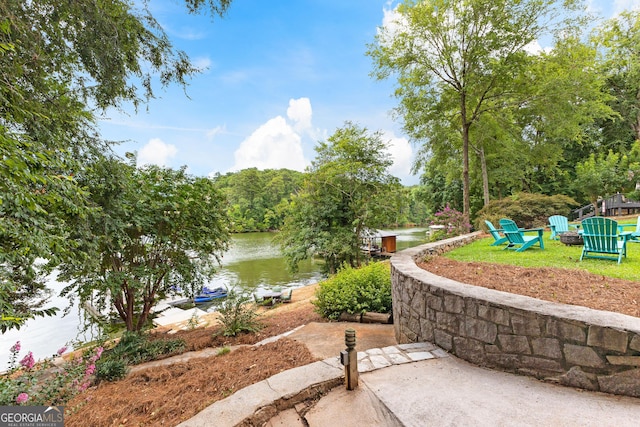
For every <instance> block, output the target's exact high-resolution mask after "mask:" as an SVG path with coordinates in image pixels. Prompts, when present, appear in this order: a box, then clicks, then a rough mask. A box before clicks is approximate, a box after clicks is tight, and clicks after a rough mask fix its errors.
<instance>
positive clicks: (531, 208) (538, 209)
mask: <svg viewBox="0 0 640 427" xmlns="http://www.w3.org/2000/svg"><path fill="white" fill-rule="evenodd" d="M576 206H578V203H577V202H576V201H575V200H573V199H572V198H571V197H569V196H565V195H562V194H556V195H554V196H546V195H543V194H531V193H519V194H515V195H513V196H511V197H505V198H504V199H499V200H492V201H491V202H489V204H488V205H486V206H485V207H483V208H482V209H480V210H479V211H478V214H477V216H476V221H475V224H476V228H478V229H483V230H485V231H486V226H485V223H484V221H485V220H489V221H491V222H492V223H493V224H494V225H495V226H496V227H497V226H498V222H499V221H500V218H510V219H512V220H514V221H515V222H516V224H518V226H519V227H524V228H533V227H543V226H545V225H546V224H547V222H548V218H549V217H550V216H551V215H564V216H568V215H569V213H570V212H571V209H572V208H574V207H576Z"/></svg>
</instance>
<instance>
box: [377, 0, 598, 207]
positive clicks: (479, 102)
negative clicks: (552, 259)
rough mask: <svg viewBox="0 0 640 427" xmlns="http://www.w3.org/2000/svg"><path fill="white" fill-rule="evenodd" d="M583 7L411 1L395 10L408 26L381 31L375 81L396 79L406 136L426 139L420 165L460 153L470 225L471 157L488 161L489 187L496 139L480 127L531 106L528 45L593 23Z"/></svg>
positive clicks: (534, 0)
mask: <svg viewBox="0 0 640 427" xmlns="http://www.w3.org/2000/svg"><path fill="white" fill-rule="evenodd" d="M580 6H581V2H580V1H577V0H573V1H572V0H570V1H564V2H557V1H538V0H523V1H517V2H515V1H512V0H494V1H492V2H488V1H486V0H468V1H463V2H462V1H448V0H430V1H417V0H413V1H405V2H402V3H400V4H399V6H398V8H397V9H396V11H397V12H398V14H399V15H400V16H401V17H402V24H400V25H390V26H387V27H384V28H381V29H380V31H379V32H378V33H377V36H376V40H375V43H374V44H373V45H371V46H370V48H369V51H368V54H369V55H370V56H371V57H372V59H373V61H374V67H375V70H374V73H373V75H374V77H376V78H378V79H386V78H389V77H391V76H393V77H394V78H396V77H397V81H398V85H397V87H396V89H395V92H394V94H395V96H396V97H397V98H398V99H399V104H400V105H399V107H398V108H397V109H396V111H397V113H398V115H399V116H400V117H401V118H402V119H403V121H404V129H405V131H406V132H407V133H408V134H409V135H411V137H412V138H413V139H415V140H417V141H425V147H424V149H423V150H422V154H421V155H420V157H419V163H420V162H421V160H420V158H421V159H422V162H423V161H424V160H425V159H428V158H430V157H431V155H433V154H434V153H435V155H436V156H438V155H442V154H443V153H447V155H448V156H451V154H449V153H453V154H454V155H453V156H451V158H452V159H453V162H457V164H456V165H455V169H454V170H455V171H456V174H459V175H458V176H457V179H460V180H461V182H462V189H463V197H462V208H463V213H464V214H465V216H466V218H467V220H468V219H469V216H470V205H471V194H470V192H471V185H470V170H469V169H470V161H471V157H472V156H471V154H472V152H475V153H477V154H478V156H479V157H482V158H481V159H480V163H481V169H482V170H483V173H482V179H483V181H484V184H485V188H486V187H487V184H488V183H487V179H486V176H487V174H486V173H485V172H486V167H487V165H486V164H484V161H485V159H484V154H483V153H484V148H485V146H486V147H491V146H495V144H494V141H497V138H487V139H485V140H483V139H481V138H480V137H478V135H477V134H476V135H473V133H472V129H473V127H474V126H477V125H478V123H479V122H481V120H482V119H483V117H484V116H487V115H496V117H497V116H498V115H499V116H500V117H507V118H508V117H509V115H508V114H506V115H505V114H503V111H504V110H505V109H507V108H509V107H510V106H513V107H514V109H515V110H517V109H518V108H522V106H523V105H525V104H527V103H530V102H531V100H532V96H531V95H532V93H531V90H530V86H529V85H527V84H522V83H521V82H520V81H519V80H518V77H519V76H522V75H527V73H529V70H528V69H527V68H528V65H529V61H528V55H527V53H526V47H527V46H528V45H529V44H530V43H531V42H532V41H534V40H537V39H541V38H544V37H545V36H550V35H552V34H562V33H564V34H572V30H573V29H575V28H576V27H577V25H579V24H583V23H584V21H585V20H586V18H585V15H582V16H580V15H578V14H574V13H573V12H580V9H581V8H580ZM488 28H490V29H491V30H490V31H488V30H487V29H488ZM434 46H435V47H436V48H434ZM579 70H580V71H583V70H584V69H582V68H580V69H579ZM530 74H533V73H530ZM572 105H573V104H572ZM525 128H526V126H524V125H522V126H521V129H522V130H523V131H524V130H525ZM449 202H453V200H449Z"/></svg>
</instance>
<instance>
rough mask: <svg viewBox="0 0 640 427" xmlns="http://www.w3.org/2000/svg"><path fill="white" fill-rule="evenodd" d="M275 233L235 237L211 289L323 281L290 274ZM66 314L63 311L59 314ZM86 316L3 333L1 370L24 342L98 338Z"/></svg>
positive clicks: (413, 239) (412, 237)
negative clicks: (86, 328) (85, 322)
mask: <svg viewBox="0 0 640 427" xmlns="http://www.w3.org/2000/svg"><path fill="white" fill-rule="evenodd" d="M386 231H391V232H393V233H395V234H397V238H396V243H397V250H398V251H400V250H402V249H406V248H409V247H413V246H417V245H420V244H422V243H425V241H426V240H425V237H426V236H425V231H426V229H425V228H403V229H390V230H386ZM273 236H274V234H272V233H244V234H236V235H233V236H232V242H231V247H230V249H229V251H227V252H226V253H225V254H224V257H223V259H222V266H221V268H220V270H219V272H218V274H217V275H216V277H215V279H214V280H213V281H212V282H211V283H210V284H209V286H210V287H218V286H226V287H229V286H232V285H236V286H239V287H241V288H242V289H246V290H249V291H256V292H257V293H259V294H260V293H262V292H265V291H267V290H269V289H270V288H271V287H273V286H280V287H283V288H284V287H294V288H295V287H300V286H305V285H309V284H313V283H317V282H319V281H320V280H322V274H321V269H322V264H321V263H320V262H318V261H314V260H309V261H306V262H304V263H301V264H300V266H299V272H298V273H296V274H291V273H289V272H288V271H287V266H286V262H285V260H284V258H283V257H282V256H280V251H279V248H278V246H277V245H276V244H274V243H273ZM49 287H50V288H51V289H52V290H53V291H54V296H53V297H52V298H51V302H50V304H49V306H52V307H58V308H60V309H63V308H65V307H67V305H68V300H67V299H66V298H62V297H59V296H58V293H59V292H60V291H61V290H62V288H63V287H64V283H59V282H56V281H55V280H54V279H53V278H52V279H51V280H50V281H49ZM61 311H62V310H61ZM82 318H83V313H82V310H80V309H79V308H78V307H77V306H73V307H72V308H71V310H70V312H69V314H67V315H66V316H62V313H59V314H58V315H57V316H55V317H45V318H37V319H32V320H29V321H28V322H27V324H26V325H25V326H23V327H22V328H21V329H20V330H19V331H15V330H12V331H9V332H7V333H5V334H2V335H0V372H1V371H4V370H5V368H6V367H7V366H8V365H7V363H8V361H9V348H10V347H11V346H12V345H13V344H15V342H16V341H18V340H20V342H21V344H22V351H21V352H20V354H19V357H20V358H22V356H23V355H25V354H26V353H27V352H28V351H32V352H33V354H34V357H35V358H36V359H42V358H45V357H48V356H51V355H52V354H54V353H55V352H56V351H57V350H58V349H59V348H60V347H62V346H63V345H66V344H67V343H70V342H72V341H74V340H75V341H88V340H91V339H92V338H94V335H93V334H92V333H91V331H88V332H83V329H84V327H83V326H82V323H83V321H82Z"/></svg>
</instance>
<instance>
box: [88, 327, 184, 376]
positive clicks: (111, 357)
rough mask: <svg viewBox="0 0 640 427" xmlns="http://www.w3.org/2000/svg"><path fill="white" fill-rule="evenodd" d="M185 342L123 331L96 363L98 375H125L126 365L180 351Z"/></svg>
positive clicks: (182, 349)
mask: <svg viewBox="0 0 640 427" xmlns="http://www.w3.org/2000/svg"><path fill="white" fill-rule="evenodd" d="M185 347H186V343H185V341H184V340H182V339H173V340H166V339H156V340H152V339H149V336H148V335H147V334H144V333H139V332H125V333H124V334H123V335H122V337H121V338H120V341H118V344H116V346H115V347H113V348H112V349H110V350H107V351H106V352H105V355H104V357H103V358H102V359H101V360H100V362H99V363H98V364H97V367H96V369H97V371H98V377H99V379H101V380H107V381H113V380H117V379H120V378H123V377H124V375H126V369H127V365H137V364H139V363H143V362H148V361H150V360H156V359H160V358H162V357H165V356H168V355H171V354H176V353H181V352H183V351H184V349H185Z"/></svg>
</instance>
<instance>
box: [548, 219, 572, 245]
mask: <svg viewBox="0 0 640 427" xmlns="http://www.w3.org/2000/svg"><path fill="white" fill-rule="evenodd" d="M549 227H550V228H551V236H550V237H549V238H550V239H552V240H558V239H559V238H560V234H562V233H566V232H567V231H569V220H568V219H567V217H566V216H562V215H552V216H550V217H549Z"/></svg>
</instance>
